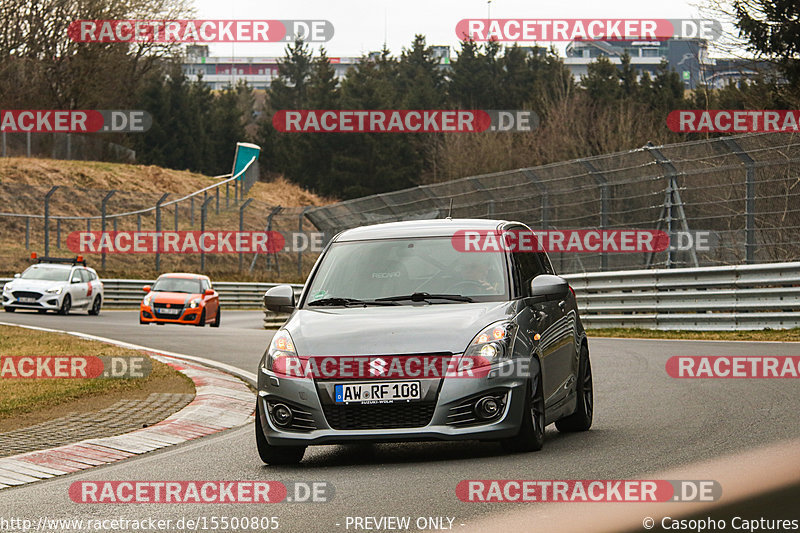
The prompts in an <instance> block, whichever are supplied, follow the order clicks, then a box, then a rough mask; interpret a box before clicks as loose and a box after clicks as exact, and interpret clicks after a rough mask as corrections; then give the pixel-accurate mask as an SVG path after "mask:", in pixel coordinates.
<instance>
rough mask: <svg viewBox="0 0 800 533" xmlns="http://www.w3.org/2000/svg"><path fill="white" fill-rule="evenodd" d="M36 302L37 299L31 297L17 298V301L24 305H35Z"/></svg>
mask: <svg viewBox="0 0 800 533" xmlns="http://www.w3.org/2000/svg"><path fill="white" fill-rule="evenodd" d="M36 300H37V299H36V298H30V297H27V296H26V297H23V298H17V301H18V302H20V303H23V304H27V303H33V302H35V301H36Z"/></svg>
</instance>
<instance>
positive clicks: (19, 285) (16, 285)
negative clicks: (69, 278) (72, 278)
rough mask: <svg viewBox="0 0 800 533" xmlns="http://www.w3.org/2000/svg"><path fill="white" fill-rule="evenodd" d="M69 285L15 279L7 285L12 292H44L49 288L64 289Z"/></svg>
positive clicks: (57, 282)
mask: <svg viewBox="0 0 800 533" xmlns="http://www.w3.org/2000/svg"><path fill="white" fill-rule="evenodd" d="M66 285H69V283H67V282H66V281H47V280H44V279H21V278H15V279H14V280H13V281H10V282H9V283H8V286H9V287H10V288H11V290H12V291H40V292H44V291H46V290H47V289H49V288H50V287H64V286H66Z"/></svg>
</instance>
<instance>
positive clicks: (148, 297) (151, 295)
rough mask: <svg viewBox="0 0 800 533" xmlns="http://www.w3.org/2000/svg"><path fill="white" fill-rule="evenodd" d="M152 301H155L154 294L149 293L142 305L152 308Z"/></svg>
mask: <svg viewBox="0 0 800 533" xmlns="http://www.w3.org/2000/svg"><path fill="white" fill-rule="evenodd" d="M152 301H153V293H152V292H149V293H147V294H146V295H145V297H144V300H142V303H143V304H144V305H146V306H148V307H149V306H150V302H152Z"/></svg>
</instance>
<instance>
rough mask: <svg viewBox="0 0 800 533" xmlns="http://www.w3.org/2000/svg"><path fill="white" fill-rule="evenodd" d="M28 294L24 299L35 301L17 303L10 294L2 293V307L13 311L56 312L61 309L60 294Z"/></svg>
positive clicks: (15, 298) (11, 293)
mask: <svg viewBox="0 0 800 533" xmlns="http://www.w3.org/2000/svg"><path fill="white" fill-rule="evenodd" d="M36 294H37V293H30V294H29V295H27V296H26V298H35V301H32V302H30V301H26V302H22V301H19V299H18V297H17V296H15V295H14V294H13V291H12V292H4V293H3V300H2V301H3V307H11V308H13V309H38V310H42V309H44V310H48V311H58V309H59V308H60V307H61V299H62V298H63V297H64V293H63V292H62V293H61V294H47V293H38V296H37V295H36Z"/></svg>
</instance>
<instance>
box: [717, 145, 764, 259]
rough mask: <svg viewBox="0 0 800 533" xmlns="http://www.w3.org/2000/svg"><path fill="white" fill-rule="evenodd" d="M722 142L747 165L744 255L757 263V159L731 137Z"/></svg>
mask: <svg viewBox="0 0 800 533" xmlns="http://www.w3.org/2000/svg"><path fill="white" fill-rule="evenodd" d="M722 142H723V143H724V144H725V146H726V147H727V148H728V150H730V151H731V153H733V154H734V155H736V157H738V158H739V159H740V160H741V161H742V162H743V163H744V167H745V195H746V196H745V211H744V213H745V230H744V231H745V243H744V255H745V262H746V263H747V264H752V263H755V252H756V169H755V161H754V160H753V158H752V157H750V155H749V154H748V153H746V152H745V151H744V150H742V148H741V146H739V144H738V143H737V142H736V141H735V140H733V139H732V138H730V137H723V138H722Z"/></svg>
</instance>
